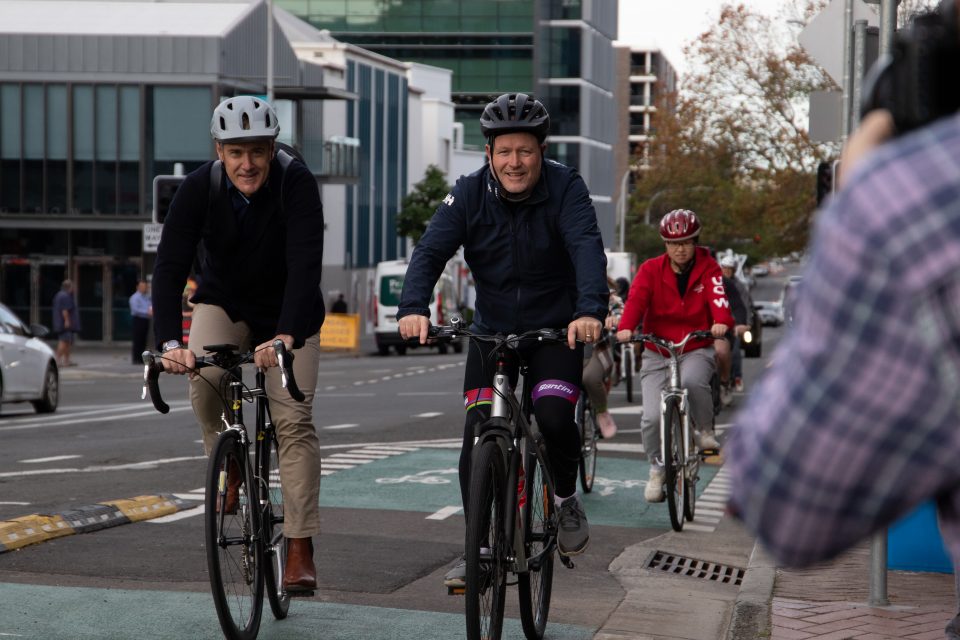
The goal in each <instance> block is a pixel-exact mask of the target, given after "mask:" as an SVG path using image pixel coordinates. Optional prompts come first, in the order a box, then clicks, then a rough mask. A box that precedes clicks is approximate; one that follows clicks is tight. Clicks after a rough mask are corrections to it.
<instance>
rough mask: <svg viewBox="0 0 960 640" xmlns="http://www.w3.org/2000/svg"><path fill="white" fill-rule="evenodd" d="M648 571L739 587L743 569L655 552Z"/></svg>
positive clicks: (743, 572)
mask: <svg viewBox="0 0 960 640" xmlns="http://www.w3.org/2000/svg"><path fill="white" fill-rule="evenodd" d="M647 568H648V569H659V570H660V571H666V572H667V573H673V574H676V575H678V576H688V577H690V578H701V579H703V580H713V581H714V582H720V583H723V584H730V585H733V586H735V587H739V586H740V583H741V582H743V574H745V573H746V570H745V569H741V568H740V567H731V566H729V565H725V564H718V563H716V562H707V561H705V560H697V559H696V558H688V557H686V556H681V555H677V554H675V553H666V552H664V551H657V552H656V553H654V554H653V558H651V559H650V564H648V565H647Z"/></svg>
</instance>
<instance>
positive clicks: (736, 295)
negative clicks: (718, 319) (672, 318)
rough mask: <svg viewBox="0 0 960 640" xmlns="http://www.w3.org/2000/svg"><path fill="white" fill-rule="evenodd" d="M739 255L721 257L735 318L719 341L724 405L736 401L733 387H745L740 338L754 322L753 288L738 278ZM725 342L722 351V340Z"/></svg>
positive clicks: (721, 388) (731, 310)
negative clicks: (732, 324) (746, 285)
mask: <svg viewBox="0 0 960 640" xmlns="http://www.w3.org/2000/svg"><path fill="white" fill-rule="evenodd" d="M736 269H737V259H736V258H734V257H733V256H731V255H725V256H723V257H722V258H720V271H721V272H722V273H723V290H724V291H726V292H727V299H728V300H729V301H730V312H731V313H732V314H733V320H734V322H736V324H735V325H734V327H733V329H731V330H730V331H728V332H727V335H726V336H724V337H723V338H721V339H720V340H718V341H717V344H716V345H715V346H716V348H717V361H718V366H719V370H720V398H721V401H722V402H723V405H724V406H728V405H729V404H730V403H731V402H732V401H733V396H732V393H731V391H733V390H736V391H743V352H742V350H741V349H740V338H741V336H743V334H744V333H746V332H747V331H749V330H750V325H751V323H752V322H753V298H751V297H750V292H749V291H747V288H746V287H745V286H744V285H743V283H742V282H740V280H738V279H737V277H736V275H735V273H736ZM721 342H723V343H724V344H723V347H725V348H724V349H723V351H722V352H721V348H720V347H721V345H720V343H721Z"/></svg>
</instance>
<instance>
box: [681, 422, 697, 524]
mask: <svg viewBox="0 0 960 640" xmlns="http://www.w3.org/2000/svg"><path fill="white" fill-rule="evenodd" d="M689 432H690V433H689V434H688V435H687V451H688V452H689V456H688V458H687V464H686V467H685V473H686V484H685V485H684V490H685V492H686V500H685V501H684V503H683V517H684V518H686V519H687V521H691V522H692V521H693V517H694V515H695V514H696V511H697V482H698V481H699V480H700V452H699V451H698V450H697V443H696V442H695V441H694V439H693V425H690V429H689Z"/></svg>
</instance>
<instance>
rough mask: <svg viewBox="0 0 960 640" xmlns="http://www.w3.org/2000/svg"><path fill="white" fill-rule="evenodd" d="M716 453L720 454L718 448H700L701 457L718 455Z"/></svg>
mask: <svg viewBox="0 0 960 640" xmlns="http://www.w3.org/2000/svg"><path fill="white" fill-rule="evenodd" d="M718 455H720V449H701V450H700V458H701V459H703V458H708V457H710V456H718Z"/></svg>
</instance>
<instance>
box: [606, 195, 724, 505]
mask: <svg viewBox="0 0 960 640" xmlns="http://www.w3.org/2000/svg"><path fill="white" fill-rule="evenodd" d="M700 229H701V226H700V220H699V219H698V218H697V216H696V214H695V213H693V212H692V211H687V210H686V209H677V210H675V211H671V212H670V213H668V214H667V215H665V216H664V217H663V220H661V221H660V237H661V238H663V241H664V242H665V243H666V252H665V253H664V254H663V255H662V256H658V257H656V258H651V259H649V260H647V261H646V262H644V263H643V264H642V265H640V268H639V269H638V270H637V275H636V276H635V277H634V279H633V284H632V285H630V294H629V295H628V296H627V304H626V307H624V310H623V316H622V317H621V318H620V324H619V326H618V327H617V329H618V331H617V339H618V340H620V341H621V342H622V341H625V340H629V339H630V337H631V335H633V333H634V331H636V329H637V327H639V326H641V324H642V327H643V333H652V334H654V335H657V336H659V337H661V338H666V339H667V340H673V341H674V342H678V341H680V340H682V339H683V338H684V337H686V335H687V334H688V333H690V332H691V331H704V330H708V329H709V330H710V332H711V333H712V334H713V335H714V336H715V337H717V338H721V337H723V335H724V334H725V333H726V332H727V330H728V329H729V328H730V327H732V326H733V324H734V320H733V316H732V315H731V313H730V303H729V301H728V300H727V296H726V293H725V292H724V290H723V274H722V273H721V272H720V265H718V264H717V261H716V260H714V259H713V258H712V257H711V256H710V253H709V252H708V251H707V250H706V249H704V248H703V247H698V246H697V238H698V236H699V235H700ZM669 362H670V361H669V357H668V356H667V355H666V354H662V353H660V352H659V351H658V349H657V347H655V346H653V345H652V344H650V343H647V344H646V351H645V352H644V354H643V362H642V365H641V367H640V386H641V389H642V391H643V418H642V419H641V422H640V429H641V432H642V434H643V447H644V449H645V450H646V451H647V457H648V458H649V459H650V479H649V481H648V482H647V487H646V489H645V490H644V497H645V498H646V500H647V502H662V501H663V498H664V490H663V484H664V473H663V461H662V460H660V459H659V452H660V424H659V422H660V390H661V389H663V388H664V386H666V385H667V383H668V382H669V378H670V370H669ZM715 368H716V361H715V359H714V349H713V340H691V341H690V342H688V343H687V346H686V349H685V350H684V353H683V355H682V356H680V371H681V378H682V380H683V385H684V387H686V388H687V391H688V393H689V398H690V414H691V417H692V418H693V423H694V425H695V428H696V429H697V431H698V434H699V435H698V437H699V442H700V448H701V449H715V448H718V447H719V443H718V442H717V439H716V437H715V436H714V434H713V429H712V426H710V427H708V426H707V425H712V417H713V400H712V397H711V395H710V377H711V376H712V375H713V372H714V370H715ZM707 429H709V431H708V430H707Z"/></svg>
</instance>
